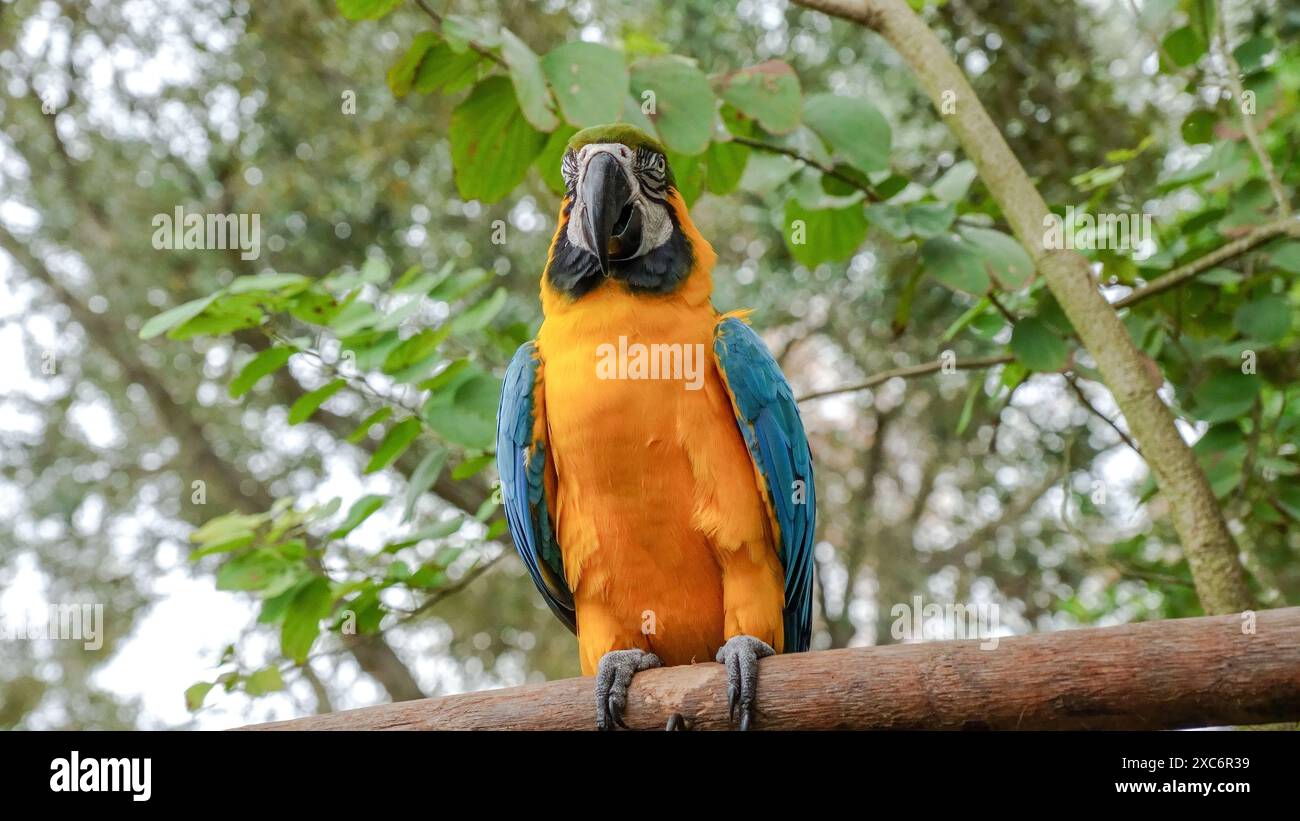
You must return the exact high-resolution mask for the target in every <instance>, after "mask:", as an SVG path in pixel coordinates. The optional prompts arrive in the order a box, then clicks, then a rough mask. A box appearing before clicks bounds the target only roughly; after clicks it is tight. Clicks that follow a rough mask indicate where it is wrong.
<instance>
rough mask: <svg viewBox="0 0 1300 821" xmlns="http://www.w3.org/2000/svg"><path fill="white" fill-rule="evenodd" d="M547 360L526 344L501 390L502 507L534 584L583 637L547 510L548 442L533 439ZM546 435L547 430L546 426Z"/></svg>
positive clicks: (499, 467)
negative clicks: (538, 393)
mask: <svg viewBox="0 0 1300 821" xmlns="http://www.w3.org/2000/svg"><path fill="white" fill-rule="evenodd" d="M540 370H541V360H540V359H538V357H537V354H536V346H535V345H534V344H533V343H532V342H525V343H524V344H523V345H520V346H519V350H517V351H515V356H514V359H512V360H510V367H509V368H507V369H506V377H505V381H504V382H503V383H502V385H501V404H500V406H499V407H498V408H497V472H498V473H500V474H501V504H502V507H503V508H504V509H505V512H506V521H507V522H508V523H509V525H510V535H511V536H512V537H514V542H515V549H516V550H517V551H519V557H520V558H522V559H523V560H524V565H526V566H527V567H528V575H529V576H531V577H532V579H533V584H535V585H537V589H538V590H540V591H541V592H542V596H543V597H544V598H545V599H546V603H547V604H548V605H549V606H550V608H551V610H552V611H553V612H554V613H555V615H556V616H558V617H559V618H560V621H562V622H564V623H565V625H567V626H568V628H569V629H570V630H572V631H574V632H575V633H576V632H577V622H576V621H575V619H574V610H573V593H572V592H571V591H570V590H569V585H568V583H567V582H566V581H565V580H564V560H563V558H562V557H561V555H560V544H559V542H558V541H557V540H556V538H555V528H554V525H553V523H552V522H551V517H550V513H549V511H548V509H547V506H546V484H545V481H544V478H543V477H544V476H545V473H546V445H547V443H546V439H545V437H544V436H541V437H538V438H537V439H536V440H534V439H533V430H534V427H535V425H536V423H537V413H538V411H537V409H536V408H534V406H533V393H534V391H535V390H536V389H537V388H538V387H539V386H540V382H541V378H542V377H541V376H539V371H540ZM541 429H542V430H545V429H546V426H545V425H544V424H543V425H542V426H541Z"/></svg>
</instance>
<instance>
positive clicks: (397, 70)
mask: <svg viewBox="0 0 1300 821" xmlns="http://www.w3.org/2000/svg"><path fill="white" fill-rule="evenodd" d="M441 42H442V38H440V37H439V36H438V35H437V34H436V33H434V32H432V31H422V32H420V33H419V34H417V35H415V39H414V40H412V41H411V47H410V48H408V49H407V50H406V52H405V53H404V54H403V55H402V57H401V59H399V60H398V61H397V62H396V63H394V64H393V66H392V68H390V69H388V75H387V77H386V79H387V81H388V87H389V88H390V89H392V92H393V94H395V95H397V96H398V97H405V96H406V95H407V94H408V93H410V91H411V86H412V84H414V83H415V74H416V72H417V71H419V70H420V64H421V63H423V62H424V59H425V57H426V56H428V54H429V51H430V50H431V49H433V48H435V47H437V46H438V45H439V44H440V43H441Z"/></svg>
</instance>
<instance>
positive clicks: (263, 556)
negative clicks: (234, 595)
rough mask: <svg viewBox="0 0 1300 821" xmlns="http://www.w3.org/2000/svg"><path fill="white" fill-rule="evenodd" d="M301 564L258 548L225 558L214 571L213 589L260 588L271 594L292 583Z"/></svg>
mask: <svg viewBox="0 0 1300 821" xmlns="http://www.w3.org/2000/svg"><path fill="white" fill-rule="evenodd" d="M301 572H302V565H301V564H300V563H298V562H292V561H289V560H287V559H285V558H284V557H282V556H280V555H278V554H276V553H275V552H273V551H271V550H266V549H260V550H254V551H252V552H251V553H245V554H243V555H240V556H235V557H234V558H232V559H230V560H229V561H227V562H226V563H225V564H223V565H222V566H221V569H220V570H218V571H217V589H218V590H235V591H240V592H252V591H261V592H262V594H263V595H265V596H274V595H276V594H278V593H281V592H283V591H284V590H286V589H288V588H289V587H291V586H293V585H294V584H295V583H296V582H297V580H298V577H299V575H300V574H301Z"/></svg>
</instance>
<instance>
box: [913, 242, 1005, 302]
mask: <svg viewBox="0 0 1300 821" xmlns="http://www.w3.org/2000/svg"><path fill="white" fill-rule="evenodd" d="M921 263H922V264H923V265H924V266H925V271H926V273H928V274H929V275H930V276H932V277H934V278H935V279H937V280H939V281H940V282H942V283H943V284H944V285H947V286H948V287H949V288H952V289H953V290H957V291H964V292H966V293H968V294H974V295H975V296H982V295H984V294H985V293H987V292H988V290H989V275H988V272H987V271H985V270H984V259H983V257H981V256H980V255H979V254H977V253H975V250H974V249H973V248H971V246H969V245H967V244H966V243H964V242H961V241H960V240H957V239H954V238H953V237H950V236H942V237H931V238H930V239H927V240H926V241H925V242H924V243H922V245H921Z"/></svg>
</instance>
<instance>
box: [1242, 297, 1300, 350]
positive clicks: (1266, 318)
mask: <svg viewBox="0 0 1300 821" xmlns="http://www.w3.org/2000/svg"><path fill="white" fill-rule="evenodd" d="M1232 322H1233V324H1234V325H1235V326H1236V328H1237V330H1238V331H1240V332H1241V334H1242V336H1246V337H1249V338H1251V339H1258V340H1260V341H1261V342H1277V341H1278V340H1280V339H1281V338H1282V337H1284V336H1286V333H1287V331H1289V330H1291V306H1290V305H1289V304H1287V301H1286V299H1284V298H1283V297H1280V296H1266V297H1263V298H1261V299H1256V300H1254V301H1253V302H1247V303H1244V304H1242V305H1240V306H1239V307H1238V308H1237V312H1236V314H1235V315H1234V316H1233V318H1232Z"/></svg>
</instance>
